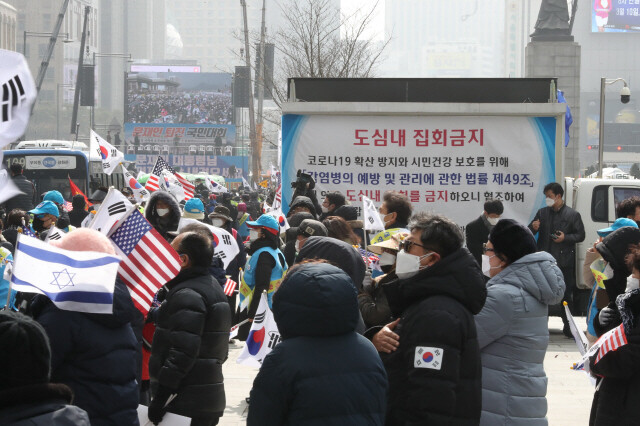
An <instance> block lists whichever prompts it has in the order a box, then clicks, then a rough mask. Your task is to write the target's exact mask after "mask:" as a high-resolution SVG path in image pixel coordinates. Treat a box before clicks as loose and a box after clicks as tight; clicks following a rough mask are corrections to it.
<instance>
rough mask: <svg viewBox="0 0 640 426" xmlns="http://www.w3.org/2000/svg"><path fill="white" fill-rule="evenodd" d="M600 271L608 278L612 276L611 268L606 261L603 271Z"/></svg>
mask: <svg viewBox="0 0 640 426" xmlns="http://www.w3.org/2000/svg"><path fill="white" fill-rule="evenodd" d="M602 273H603V274H604V276H605V277H607V279H608V280H610V279H611V278H613V269H612V268H611V265H609V264H608V263H607V266H605V267H604V271H602Z"/></svg>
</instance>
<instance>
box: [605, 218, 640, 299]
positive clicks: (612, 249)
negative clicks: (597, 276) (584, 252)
mask: <svg viewBox="0 0 640 426" xmlns="http://www.w3.org/2000/svg"><path fill="white" fill-rule="evenodd" d="M638 243H640V229H638V228H633V227H630V226H625V227H622V228H620V229H618V230H616V231H613V232H612V233H611V234H609V235H607V236H606V237H605V238H604V239H603V240H602V241H601V242H600V243H598V244H597V245H596V250H597V251H598V252H599V253H600V255H601V256H602V258H603V259H604V260H605V261H606V262H608V263H609V264H610V265H611V268H612V269H613V273H614V275H613V278H611V279H609V280H606V281H605V282H604V286H605V289H606V291H607V295H608V296H609V300H611V301H614V300H616V297H618V295H619V294H622V293H624V291H625V288H626V286H627V277H628V276H629V269H628V268H627V266H626V265H625V262H624V258H625V256H626V254H627V252H628V251H629V245H630V244H638Z"/></svg>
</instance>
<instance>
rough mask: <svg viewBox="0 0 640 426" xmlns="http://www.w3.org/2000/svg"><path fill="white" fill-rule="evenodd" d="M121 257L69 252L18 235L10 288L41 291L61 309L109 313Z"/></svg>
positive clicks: (89, 252)
mask: <svg viewBox="0 0 640 426" xmlns="http://www.w3.org/2000/svg"><path fill="white" fill-rule="evenodd" d="M119 264H120V258H119V257H118V256H113V255H109V254H105V253H97V252H91V251H70V250H63V249H60V248H57V247H54V246H52V245H50V244H47V243H45V242H44V241H40V240H38V239H36V238H29V237H25V236H23V235H20V234H19V235H18V242H17V244H16V250H15V254H14V260H13V271H12V275H11V284H12V288H13V289H14V290H16V291H22V292H25V293H38V294H44V295H45V296H47V297H48V298H49V299H51V301H52V302H53V303H54V304H55V305H56V306H57V307H58V308H60V309H64V310H67V311H76V312H89V313H98V314H110V313H112V312H113V290H114V286H115V281H116V275H117V274H118V267H119Z"/></svg>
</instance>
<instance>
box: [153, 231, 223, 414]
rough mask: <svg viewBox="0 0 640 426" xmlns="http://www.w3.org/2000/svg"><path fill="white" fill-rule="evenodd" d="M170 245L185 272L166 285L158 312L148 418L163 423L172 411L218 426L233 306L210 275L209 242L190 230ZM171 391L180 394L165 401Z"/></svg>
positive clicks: (210, 250) (210, 246) (211, 251)
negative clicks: (231, 307) (165, 291)
mask: <svg viewBox="0 0 640 426" xmlns="http://www.w3.org/2000/svg"><path fill="white" fill-rule="evenodd" d="M171 246H172V247H173V248H174V249H175V250H176V251H177V252H178V254H179V255H180V263H181V266H182V270H181V271H180V273H179V274H178V275H177V276H176V277H175V278H174V279H172V280H171V281H169V282H168V283H167V284H166V288H167V289H168V293H167V296H166V299H165V301H164V302H163V303H162V305H161V306H160V307H159V308H158V311H157V312H156V313H155V317H156V331H155V333H154V335H153V344H152V346H151V358H150V360H149V376H150V377H151V394H152V395H153V397H152V400H151V404H150V405H149V420H151V421H152V422H154V423H159V422H160V421H161V420H162V417H164V413H165V411H169V412H172V413H176V414H180V415H183V416H186V417H190V418H191V419H192V421H191V424H192V425H215V424H218V420H219V419H220V417H221V416H222V414H223V412H224V407H225V404H226V401H225V393H224V379H223V376H222V364H223V363H224V362H225V361H226V359H227V356H228V354H229V329H230V328H231V316H230V311H229V305H228V303H227V298H226V296H225V295H224V293H223V292H222V287H221V286H220V284H219V283H217V282H215V279H214V278H213V277H212V276H211V275H210V274H209V270H208V267H209V266H210V265H211V259H212V257H213V246H212V243H211V240H210V239H209V238H207V236H205V235H203V234H200V233H195V232H186V233H182V234H180V235H178V236H177V237H176V238H175V239H174V240H173V242H172V243H171ZM171 395H176V397H175V399H173V400H172V401H171V402H169V403H168V404H167V401H169V398H170V397H171ZM165 405H166V407H165Z"/></svg>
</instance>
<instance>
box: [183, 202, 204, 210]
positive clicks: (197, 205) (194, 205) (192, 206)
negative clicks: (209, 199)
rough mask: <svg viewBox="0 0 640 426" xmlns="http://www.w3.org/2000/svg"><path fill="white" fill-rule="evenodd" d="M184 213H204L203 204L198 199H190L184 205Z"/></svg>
mask: <svg viewBox="0 0 640 426" xmlns="http://www.w3.org/2000/svg"><path fill="white" fill-rule="evenodd" d="M184 211H185V212H187V213H204V204H202V200H200V198H191V199H190V200H188V201H187V202H186V203H185V205H184Z"/></svg>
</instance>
